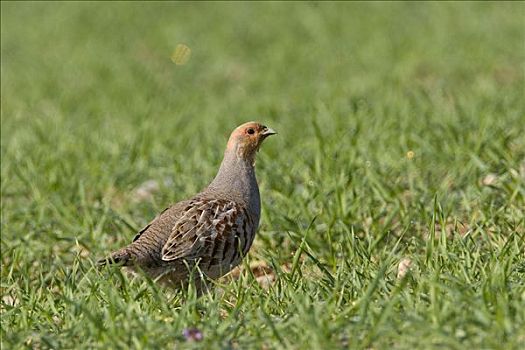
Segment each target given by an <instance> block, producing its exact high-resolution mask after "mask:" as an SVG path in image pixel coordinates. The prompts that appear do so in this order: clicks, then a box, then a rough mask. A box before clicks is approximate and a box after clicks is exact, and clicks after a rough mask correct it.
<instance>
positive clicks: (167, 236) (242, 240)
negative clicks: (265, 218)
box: [99, 122, 276, 288]
mask: <svg viewBox="0 0 525 350" xmlns="http://www.w3.org/2000/svg"><path fill="white" fill-rule="evenodd" d="M274 134H276V132H275V131H274V130H272V129H270V128H268V127H266V126H264V125H262V124H260V123H257V122H248V123H245V124H242V125H241V126H239V127H237V128H236V129H235V130H234V131H233V132H232V134H231V136H230V138H229V140H228V144H227V146H226V151H225V152H224V159H223V161H222V163H221V166H220V168H219V171H218V173H217V175H216V176H215V178H214V179H213V181H212V182H211V183H210V185H209V186H208V187H206V188H205V189H204V190H203V191H202V192H200V193H198V194H196V195H195V196H194V197H193V198H191V199H188V200H184V201H181V202H178V203H176V204H174V205H172V206H171V207H169V208H167V209H165V210H164V211H163V212H162V213H161V214H159V215H158V216H157V217H156V218H155V219H154V220H153V221H151V222H150V223H149V224H148V225H146V227H144V228H143V229H142V230H141V231H140V232H139V233H138V234H137V235H136V236H135V238H134V239H133V242H132V243H131V244H130V245H128V246H126V247H124V248H122V249H119V250H117V251H115V252H113V253H111V254H110V255H109V257H107V258H105V259H102V260H100V261H99V263H100V264H101V265H105V264H113V263H117V264H119V265H120V266H126V267H129V268H130V269H132V270H135V271H136V270H138V269H140V270H142V271H144V272H145V273H146V274H148V275H149V276H150V277H151V278H152V279H154V280H157V281H160V282H161V283H163V284H167V285H170V286H172V287H176V288H177V287H181V286H185V285H187V283H188V282H189V281H190V280H192V281H194V283H195V284H196V285H197V287H198V288H199V285H202V282H203V281H204V279H206V278H209V279H217V278H219V277H221V276H223V275H225V274H226V273H228V272H229V271H231V270H232V269H233V268H234V267H235V266H237V265H238V264H239V263H240V262H241V260H242V259H243V257H244V256H246V254H247V253H248V250H249V249H250V247H251V245H252V242H253V240H254V237H255V232H256V231H257V228H258V226H259V219H260V214H261V203H260V196H259V186H258V185H257V180H256V178H255V168H254V166H255V155H256V153H257V151H258V150H259V147H260V146H261V144H262V142H263V141H264V140H265V139H266V138H267V137H268V136H270V135H274Z"/></svg>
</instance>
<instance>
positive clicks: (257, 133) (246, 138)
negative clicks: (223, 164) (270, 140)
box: [227, 122, 276, 157]
mask: <svg viewBox="0 0 525 350" xmlns="http://www.w3.org/2000/svg"><path fill="white" fill-rule="evenodd" d="M275 134H276V132H275V131H274V130H273V129H271V128H268V127H266V126H264V125H262V124H260V123H257V122H248V123H245V124H242V125H241V126H239V127H237V129H235V130H234V131H233V132H232V134H231V136H230V139H229V140H228V146H227V148H228V149H230V150H233V149H236V151H237V152H238V153H240V154H241V155H243V156H247V157H248V156H251V155H252V154H255V152H256V151H257V150H258V149H259V147H260V146H261V144H262V142H263V141H264V139H266V138H267V137H268V136H270V135H275Z"/></svg>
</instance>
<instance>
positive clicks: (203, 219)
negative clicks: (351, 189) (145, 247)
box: [162, 199, 244, 261]
mask: <svg viewBox="0 0 525 350" xmlns="http://www.w3.org/2000/svg"><path fill="white" fill-rule="evenodd" d="M243 216H244V215H242V210H241V208H240V207H239V206H238V205H237V204H235V202H232V201H228V200H220V199H213V200H210V199H206V200H204V199H196V200H193V201H192V202H191V205H190V206H188V207H187V209H186V210H185V212H184V213H183V214H182V216H181V217H180V219H179V220H177V222H176V223H175V226H174V227H173V229H172V231H171V234H170V237H169V238H168V240H167V241H166V244H165V245H164V247H162V260H164V261H172V260H176V259H180V258H185V259H197V258H199V257H202V256H203V255H204V254H206V250H207V249H206V248H207V246H209V245H211V244H212V243H213V241H220V240H224V239H226V236H227V235H228V234H229V233H231V232H232V231H233V229H234V228H235V227H236V226H238V225H239V223H240V221H242V220H243Z"/></svg>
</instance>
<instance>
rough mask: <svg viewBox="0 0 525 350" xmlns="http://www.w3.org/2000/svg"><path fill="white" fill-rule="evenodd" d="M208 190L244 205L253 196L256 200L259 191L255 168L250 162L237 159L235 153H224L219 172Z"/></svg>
mask: <svg viewBox="0 0 525 350" xmlns="http://www.w3.org/2000/svg"><path fill="white" fill-rule="evenodd" d="M208 189H209V190H212V191H214V192H218V191H220V192H222V193H224V194H225V195H227V196H228V197H232V198H234V199H237V200H241V201H243V202H245V203H246V204H249V203H250V201H251V200H253V199H255V198H253V197H254V196H255V197H257V200H258V197H259V189H258V186H257V180H256V178H255V167H254V166H253V164H252V162H250V161H247V160H245V159H243V158H241V157H238V156H237V155H236V154H235V152H228V153H225V154H224V159H223V160H222V163H221V166H220V168H219V171H218V172H217V175H216V176H215V179H213V181H212V182H211V184H210V185H209V186H208Z"/></svg>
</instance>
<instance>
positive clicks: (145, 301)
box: [0, 2, 525, 349]
mask: <svg viewBox="0 0 525 350" xmlns="http://www.w3.org/2000/svg"><path fill="white" fill-rule="evenodd" d="M1 6H2V17H1V20H2V24H1V25H2V37H1V39H2V68H1V69H2V71H1V73H2V79H1V88H2V99H1V112H2V124H1V126H2V130H1V156H2V159H1V192H2V210H1V219H2V220H1V221H2V222H1V233H2V235H1V260H2V266H1V294H2V300H1V306H0V308H1V338H2V339H1V345H2V349H23V348H100V349H106V348H129V347H132V348H137V349H140V348H143V349H152V348H171V349H173V348H192V347H197V348H201V347H203V348H222V349H229V348H232V349H249V348H266V349H274V348H291V349H302V348H313V349H329V348H351V349H386V348H391V349H413V348H418V349H436V348H450V349H464V348H472V349H480V348H484V349H520V348H523V346H524V344H525V282H524V281H525V255H524V254H525V253H524V251H525V243H524V241H525V237H524V235H525V222H524V221H525V219H524V218H525V209H524V208H525V185H524V183H525V137H524V136H523V135H525V99H524V98H523V96H524V84H525V79H524V62H525V41H524V37H525V26H524V24H523V18H524V16H525V5H524V3H523V2H521V3H520V2H517V3H420V4H413V3H250V4H249V3H136V2H135V3H12V2H2V5H1ZM180 43H184V44H186V45H187V46H188V47H189V48H190V49H191V50H192V52H191V57H190V59H189V61H188V62H187V63H186V64H185V65H175V64H174V63H173V62H172V61H171V60H170V55H171V54H172V52H173V50H174V49H175V47H176V46H177V45H178V44H180ZM247 120H260V121H262V122H264V123H266V124H267V125H269V126H271V127H272V128H274V129H276V130H277V131H278V132H279V135H278V136H277V137H275V138H271V139H269V140H268V141H267V142H266V144H265V145H264V147H263V149H262V150H261V152H260V153H259V155H258V162H257V173H258V179H259V183H260V187H261V193H262V207H263V214H262V220H261V226H260V229H259V233H258V236H257V238H256V243H255V245H254V247H253V248H252V250H251V252H250V256H249V259H248V261H246V262H245V263H244V266H243V268H242V269H241V271H240V272H239V277H238V278H233V277H227V278H225V279H223V280H221V281H220V282H219V285H218V286H217V288H216V290H215V291H214V292H213V293H211V294H209V295H205V296H203V297H201V298H197V297H196V296H195V294H194V293H193V292H192V291H191V290H189V291H182V292H179V293H172V292H169V291H165V290H162V289H159V287H157V286H156V285H155V284H154V283H152V282H151V281H148V280H147V279H146V278H144V277H140V276H139V277H137V278H133V277H130V276H127V275H125V274H122V273H121V272H120V271H119V270H117V269H111V268H103V269H97V268H96V266H95V263H94V262H95V261H96V260H97V259H98V258H100V257H102V256H104V255H105V254H106V253H107V252H109V251H110V250H112V249H115V248H117V247H120V246H122V245H124V244H126V243H128V242H130V240H131V239H132V237H133V235H134V233H135V231H137V230H138V229H139V228H140V227H141V226H142V225H144V224H145V223H147V222H148V221H149V220H150V219H151V218H152V217H154V216H155V215H156V213H158V212H159V211H160V210H162V209H163V208H164V207H165V206H167V205H168V204H169V203H173V202H175V201H178V200H181V199H184V198H187V197H188V196H191V195H192V194H194V193H195V192H197V191H198V190H200V189H201V188H202V187H203V186H205V185H206V184H207V183H208V182H209V181H210V179H211V178H212V177H213V176H214V173H215V171H216V170H217V168H218V165H219V163H220V160H221V156H222V151H223V148H224V146H225V143H226V138H227V136H228V134H229V132H230V131H231V130H232V129H233V128H234V127H235V126H236V125H238V124H240V123H241V122H244V121H247ZM147 180H153V181H156V183H158V186H159V190H158V191H156V192H153V193H152V195H151V196H150V197H146V198H143V199H142V200H137V199H136V198H135V195H134V193H135V189H136V188H138V187H140V186H141V184H142V183H144V182H145V181H147ZM403 259H409V260H410V261H411V267H410V271H409V272H408V273H407V274H406V275H405V277H403V278H398V277H397V273H398V271H397V270H398V265H399V263H400V262H401V261H402V260H403ZM250 264H251V265H252V267H253V266H254V265H257V266H263V267H264V269H263V270H264V271H267V273H268V274H269V275H270V277H275V281H274V283H273V284H271V285H270V287H269V288H268V289H265V288H263V287H262V286H261V285H260V284H259V283H258V280H257V277H259V276H258V273H257V271H255V270H254V271H252V269H251V268H250ZM188 328H197V329H199V330H200V331H201V332H202V334H203V340H202V341H201V342H200V343H197V342H191V341H188V340H186V339H185V337H184V336H183V331H184V330H185V329H188Z"/></svg>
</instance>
